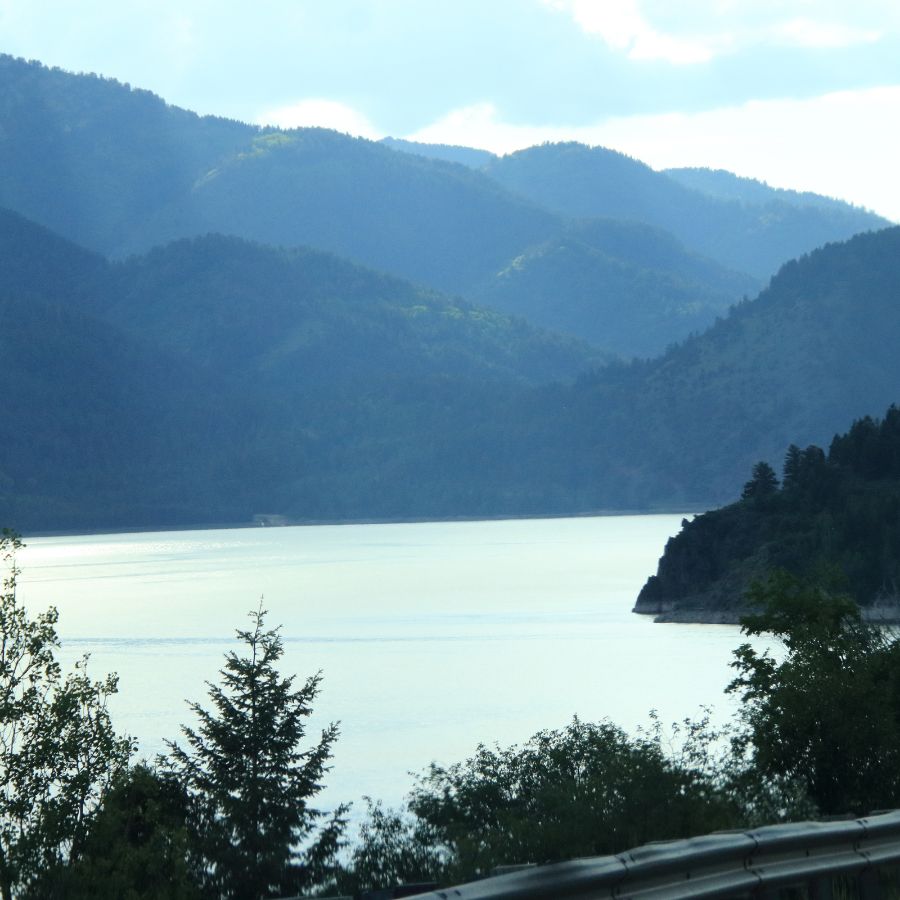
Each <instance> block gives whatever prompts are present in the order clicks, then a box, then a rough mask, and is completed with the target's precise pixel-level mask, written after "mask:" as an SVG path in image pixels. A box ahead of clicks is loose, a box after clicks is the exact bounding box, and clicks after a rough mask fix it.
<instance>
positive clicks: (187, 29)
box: [0, 0, 900, 221]
mask: <svg viewBox="0 0 900 900" xmlns="http://www.w3.org/2000/svg"><path fill="white" fill-rule="evenodd" d="M0 51H2V52H6V53H11V54H13V55H15V56H23V57H26V58H29V59H39V60H41V61H42V62H44V63H47V64H49V65H57V66H61V67H62V68H65V69H69V70H72V71H86V72H97V73H100V74H103V75H107V76H111V77H114V78H117V79H119V80H121V81H127V82H130V83H131V84H133V85H135V86H139V87H144V88H148V89H150V90H152V91H154V92H155V93H158V94H160V95H161V96H163V97H164V98H165V99H166V100H168V101H169V102H171V103H175V104H178V105H179V106H185V107H188V108H190V109H193V110H196V111H197V112H202V113H216V114H220V115H226V116H230V117H233V118H238V119H243V120H245V121H251V122H260V123H270V124H280V125H284V126H292V125H311V124H316V125H325V126H329V127H334V128H338V129H340V130H342V131H349V132H351V133H354V134H361V135H364V136H367V137H381V136H384V135H388V134H390V135H394V136H396V137H411V138H413V139H416V140H428V141H440V142H443V143H457V144H467V145H470V146H477V147H485V148H488V149H491V150H494V151H496V152H509V151H511V150H514V149H517V148H519V147H524V146H528V145H530V144H534V143H539V142H541V141H545V140H568V139H575V140H580V141H584V142H585V143H589V144H602V145H604V146H609V147H614V148H616V149H618V150H622V151H625V152H627V153H630V154H632V155H633V156H636V157H638V158H640V159H643V160H644V161H645V162H648V163H650V164H651V165H652V166H654V167H655V168H662V167H665V166H672V165H706V166H712V167H719V168H727V169H731V170H732V171H735V172H738V173H739V174H742V175H750V176H753V177H757V178H762V179H765V180H767V181H769V183H771V184H774V185H778V186H786V187H795V188H800V189H808V190H816V191H819V192H822V193H827V194H832V195H834V196H839V197H842V198H844V199H847V200H850V201H853V202H855V203H858V204H861V205H864V206H867V207H869V208H872V209H875V210H876V211H878V212H881V213H882V214H883V215H887V216H889V217H890V218H892V219H895V220H897V221H900V179H898V178H897V177H896V172H895V169H896V164H897V159H898V156H900V2H898V0H855V2H849V0H778V2H775V0H679V2H675V0H256V2H254V3H251V2H249V0H177V2H172V0H152V2H151V0H78V2H77V3H76V2H73V0H0ZM0 87H2V86H0Z"/></svg>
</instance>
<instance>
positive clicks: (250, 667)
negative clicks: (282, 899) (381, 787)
mask: <svg viewBox="0 0 900 900" xmlns="http://www.w3.org/2000/svg"><path fill="white" fill-rule="evenodd" d="M250 617H251V619H252V622H253V628H252V629H251V630H248V631H241V630H238V632H237V636H238V638H239V639H240V640H241V641H243V643H244V644H245V646H246V655H245V656H239V655H238V654H237V653H235V652H229V653H228V654H226V661H225V666H224V668H223V669H222V670H221V671H220V674H221V676H222V687H219V686H217V685H214V684H209V697H210V699H211V701H212V705H213V711H212V712H210V711H207V710H205V709H203V708H202V707H201V706H200V705H199V704H198V703H191V704H190V707H191V709H192V710H193V711H194V713H195V714H196V716H197V717H198V719H199V725H198V727H197V730H196V731H194V730H193V729H191V728H188V727H182V732H183V733H184V736H185V738H186V740H187V743H188V747H187V748H182V747H180V746H179V745H178V744H177V743H174V742H168V744H169V750H170V755H169V757H168V758H164V759H162V760H161V761H160V763H161V766H162V768H163V769H164V770H165V771H167V772H168V773H169V775H170V776H171V777H175V778H177V779H178V780H179V781H180V782H181V783H182V785H183V787H184V788H185V790H186V791H187V793H188V796H189V798H190V803H191V819H192V822H191V827H192V831H193V833H194V836H195V837H194V852H193V857H194V864H195V865H196V866H197V868H198V870H199V876H200V878H201V880H202V882H203V883H204V885H205V887H206V889H207V891H208V892H209V894H210V895H211V896H214V897H222V898H240V900H257V898H264V897H272V896H282V895H285V894H296V893H299V892H301V891H303V890H307V889H309V888H313V887H316V886H318V885H322V884H324V883H327V882H328V880H329V879H330V877H331V874H332V873H333V871H334V869H335V855H336V853H337V851H338V850H339V849H340V847H341V845H342V835H343V830H344V827H345V824H346V812H347V807H346V806H344V805H341V806H340V807H338V809H336V810H335V811H334V812H333V813H332V814H331V816H330V817H327V816H326V814H325V813H323V812H321V811H319V810H317V809H314V808H313V807H311V806H309V802H310V800H311V799H312V798H313V797H314V796H315V795H316V794H318V793H319V791H320V790H321V789H322V777H323V775H324V774H325V772H326V771H327V770H328V766H327V763H328V760H329V759H330V758H331V748H332V745H333V744H334V742H335V740H336V739H337V736H338V727H337V725H336V724H331V725H329V726H328V727H327V728H326V729H325V730H324V731H323V732H322V735H321V737H320V739H319V742H318V743H317V744H315V745H313V746H312V747H310V748H309V749H307V750H301V749H300V743H301V741H302V740H303V737H304V735H305V732H306V725H305V720H306V718H307V717H308V716H309V715H310V713H311V712H312V702H313V700H314V699H315V698H316V696H317V695H318V693H319V685H320V681H321V673H317V674H315V675H313V676H311V677H310V678H308V679H307V680H306V682H305V683H304V684H303V686H302V687H301V688H300V689H299V690H295V689H294V687H293V682H294V676H290V677H288V678H282V677H281V676H280V675H279V674H278V671H277V669H276V663H277V662H278V660H279V659H280V658H281V656H282V654H283V646H282V641H281V637H280V635H279V633H278V629H274V630H268V631H267V630H265V629H264V627H263V621H264V617H265V610H263V609H262V608H260V609H259V610H257V611H256V612H252V613H251V614H250Z"/></svg>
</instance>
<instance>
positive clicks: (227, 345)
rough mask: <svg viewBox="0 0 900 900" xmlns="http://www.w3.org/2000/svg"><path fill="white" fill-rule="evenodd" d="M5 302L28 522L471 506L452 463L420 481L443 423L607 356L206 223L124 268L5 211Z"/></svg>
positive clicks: (67, 524) (160, 520) (18, 484)
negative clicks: (461, 497)
mask: <svg viewBox="0 0 900 900" xmlns="http://www.w3.org/2000/svg"><path fill="white" fill-rule="evenodd" d="M0 308H2V311H3V313H4V321H5V322H6V325H5V327H4V330H3V335H2V337H0V344H2V346H0V376H2V378H3V381H4V400H3V403H2V415H0V419H2V423H3V425H2V434H0V440H2V445H3V448H4V452H3V456H2V463H0V515H2V517H3V518H4V519H5V520H6V521H15V522H16V524H17V526H18V527H20V528H23V529H35V528H39V529H44V530H48V529H49V530H53V529H62V528H102V527H120V526H158V525H183V524H200V523H205V522H210V523H212V522H235V521H238V522H239V521H248V520H249V518H250V517H251V516H252V515H253V514H254V513H255V512H261V511H282V510H283V511H288V512H290V513H291V514H294V515H297V516H302V517H306V518H312V517H322V518H375V517H388V516H393V515H411V514H415V510H416V509H417V507H418V508H421V509H427V510H429V511H430V512H432V513H433V514H436V515H449V514H454V513H455V512H456V511H457V510H458V509H459V508H460V507H459V505H458V500H457V497H456V496H454V494H453V492H452V491H451V490H448V487H447V485H448V484H452V483H454V482H455V481H456V480H458V479H459V478H460V474H459V471H458V468H456V467H454V465H455V461H451V464H450V465H449V466H447V465H446V463H445V464H444V466H443V468H444V469H445V471H444V472H443V473H438V472H436V473H435V474H436V475H438V476H439V477H438V479H437V480H440V479H441V477H443V478H444V479H445V482H446V483H443V484H441V486H440V487H439V488H434V489H433V488H432V486H431V485H430V484H429V483H428V478H427V477H423V478H422V479H418V480H417V479H410V478H409V477H408V476H409V475H410V474H411V472H412V471H413V468H414V466H415V465H419V460H423V461H424V463H423V464H424V465H425V466H426V469H427V467H428V466H429V465H435V464H436V463H435V459H434V458H433V457H432V456H431V441H432V433H434V432H441V431H443V432H445V433H447V434H451V435H456V432H457V429H459V430H460V433H469V432H470V431H471V430H472V429H471V423H472V422H473V421H475V420H481V418H482V417H483V416H489V415H492V414H493V413H494V411H495V410H496V409H497V408H498V407H500V406H501V405H502V403H503V401H504V400H505V398H507V397H508V396H518V395H519V394H520V393H522V392H524V391H526V389H527V386H528V385H534V384H540V383H544V382H546V381H548V380H553V379H556V378H570V377H571V376H572V375H574V373H575V372H576V371H577V370H578V369H579V368H580V367H581V366H584V365H587V364H589V362H590V361H591V360H593V359H596V356H595V354H594V353H593V351H591V350H590V348H588V347H587V346H585V345H582V344H579V343H577V342H576V341H574V340H572V339H568V338H559V337H556V336H554V335H551V334H546V333H543V332H539V331H537V330H536V329H534V328H532V327H530V326H528V325H526V324H525V323H524V322H522V321H520V320H512V319H509V318H507V317H505V316H502V315H500V314H498V313H489V312H485V311H483V310H479V309H477V308H474V307H471V306H469V305H468V304H465V303H463V302H462V301H459V300H452V299H449V298H447V297H444V296H442V295H439V294H436V293H434V292H431V291H428V290H425V289H421V288H417V287H413V286H412V285H409V284H407V283H405V282H402V281H399V280H397V279H394V278H390V277H388V276H384V275H380V274H378V273H373V272H371V271H368V270H365V269H363V268H361V267H359V266H356V265H354V264H352V263H348V262H346V261H343V260H339V259H337V258H335V257H332V256H330V255H328V254H322V253H319V252H315V251H310V250H293V251H287V250H275V249H272V248H268V247H261V246H258V245H254V244H249V243H247V242H245V241H241V240H239V239H236V238H224V237H220V236H207V237H205V238H197V239H193V240H184V241H180V242H177V243H175V244H173V245H171V246H168V247H164V248H159V249H157V250H155V251H153V252H152V253H150V254H149V255H147V256H146V257H135V258H133V259H130V260H128V261H125V262H121V263H108V262H106V261H105V260H103V259H102V258H101V257H98V256H96V255H94V254H92V253H89V252H87V251H83V250H81V249H80V248H78V247H76V246H75V245H73V244H71V243H69V242H68V241H66V240H64V239H62V238H59V237H58V236H56V235H53V234H52V233H50V232H49V231H47V230H46V229H44V228H42V227H40V226H37V225H34V224H33V223H30V222H28V221H27V220H24V219H22V218H21V217H20V216H18V215H16V214H12V213H4V212H0ZM460 422H465V423H468V425H467V426H466V427H460V425H459V423H460ZM454 439H455V438H454ZM460 493H465V491H462V490H461V491H460ZM490 499H491V498H490V497H488V498H487V500H486V501H485V502H486V503H487V504H488V506H489V504H490Z"/></svg>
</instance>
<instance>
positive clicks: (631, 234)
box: [0, 57, 900, 529]
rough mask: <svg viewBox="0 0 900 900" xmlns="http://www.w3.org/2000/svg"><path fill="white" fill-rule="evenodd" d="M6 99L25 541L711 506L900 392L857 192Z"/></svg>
mask: <svg viewBox="0 0 900 900" xmlns="http://www.w3.org/2000/svg"><path fill="white" fill-rule="evenodd" d="M0 81H2V83H3V85H4V90H3V91H2V92H0V164H2V166H3V170H4V178H3V179H2V180H0V204H2V205H3V206H5V207H6V209H5V210H2V211H0V306H2V308H3V310H4V313H5V317H6V321H7V323H8V325H7V327H6V329H5V330H4V333H3V335H2V337H0V349H2V358H0V368H2V370H3V376H4V378H5V383H6V386H7V390H6V391H5V400H4V415H3V425H2V432H3V434H2V438H3V446H4V453H3V456H2V458H0V512H2V515H3V517H4V519H5V521H8V522H9V523H10V524H14V525H16V526H18V527H21V528H29V529H35V528H40V529H60V528H66V529H70V528H75V529H77V528H101V527H113V526H115V527H124V526H127V525H145V526H149V525H154V526H158V525H166V524H198V523H213V522H225V521H246V520H248V519H249V518H250V517H251V516H252V515H253V514H254V513H258V512H262V511H266V512H279V513H284V514H286V515H288V516H290V517H292V518H297V519H307V520H309V519H367V518H411V517H435V516H439V517H444V516H464V515H509V514H550V513H574V512H587V511H592V510H597V509H611V508H618V509H622V508H641V509H648V508H658V507H662V506H669V507H671V506H685V507H686V506H690V507H696V506H698V505H701V504H706V503H711V502H716V501H721V499H723V498H726V497H727V496H729V495H730V494H731V493H732V492H733V491H734V489H735V485H736V484H738V483H739V482H740V480H741V479H742V478H743V477H744V476H745V474H746V469H747V466H748V465H749V464H750V463H749V462H748V460H749V461H750V462H752V461H753V460H756V459H759V458H777V457H778V456H779V455H780V454H782V453H783V450H784V446H785V445H786V441H788V440H797V439H798V437H799V438H800V439H801V440H810V441H822V440H824V439H825V437H827V436H828V433H829V431H833V429H835V428H837V427H839V425H840V424H841V423H842V422H845V421H847V420H849V419H852V418H853V417H854V416H858V415H862V414H865V413H867V412H871V413H875V412H877V411H878V410H879V409H883V408H884V406H885V405H887V404H888V403H890V402H892V400H893V399H895V398H894V396H893V391H894V386H895V385H896V383H897V374H898V373H897V371H896V369H897V363H896V362H895V361H894V360H893V358H892V355H891V353H890V350H889V348H890V346H891V342H890V340H889V339H888V338H889V336H890V335H892V334H893V335H896V334H897V328H898V324H900V323H898V322H897V321H896V315H895V309H894V307H895V306H896V304H895V303H894V298H896V295H897V279H898V265H897V262H896V260H897V259H898V258H900V254H898V250H900V247H898V241H900V238H898V229H886V230H882V231H878V232H875V233H872V234H864V235H861V236H859V237H856V238H853V239H852V240H849V241H846V242H844V243H833V244H831V245H829V246H826V247H824V248H823V249H818V250H815V249H814V248H815V247H816V246H818V244H821V243H823V242H824V241H832V242H834V241H844V240H845V239H846V238H847V237H849V236H850V235H851V234H853V233H854V232H855V231H866V230H869V229H874V228H879V227H881V226H883V225H885V224H886V223H885V222H884V220H880V219H878V217H876V216H873V215H872V214H870V213H866V212H865V211H863V210H859V209H856V208H853V207H850V206H848V205H846V204H841V203H840V202H838V201H832V200H828V199H827V198H815V197H812V198H811V197H809V196H807V195H799V194H798V195H794V194H790V193H789V192H781V193H778V192H774V191H772V189H770V188H767V187H766V186H764V185H759V184H758V183H753V184H745V183H744V180H741V179H736V178H734V176H728V175H727V174H723V173H708V172H707V173H704V172H700V173H697V172H688V173H683V172H673V173H658V172H653V170H651V169H649V168H648V167H646V166H644V165H643V164H641V163H639V162H638V161H636V160H630V159H628V158H627V157H623V156H621V155H620V154H615V153H613V152H612V151H605V150H602V149H601V148H587V147H581V146H579V145H568V144H567V145H547V146H544V147H538V148H532V149H531V150H528V151H521V152H520V153H518V154H511V155H510V156H508V157H494V156H493V155H489V154H480V153H477V152H470V153H465V152H462V151H465V150H467V149H468V148H428V147H427V146H422V145H409V144H404V142H396V141H395V142H385V143H380V144H379V143H374V142H370V141H365V140H361V139H353V138H348V137H346V136H344V135H339V134H336V133H334V132H328V131H324V130H321V129H298V130H294V131H287V132H285V131H278V130H275V129H260V128H256V127H253V126H249V125H244V124H242V123H238V122H231V121H227V120H222V119H214V118H209V117H201V116H197V115H195V114H193V113H190V112H187V111H184V110H180V109H177V108H175V107H171V106H168V105H167V104H166V103H165V102H164V101H162V100H160V99H159V98H157V97H155V96H153V95H152V94H149V93H148V92H145V91H140V90H136V89H132V88H131V87H130V86H128V85H122V84H119V83H117V82H114V81H111V80H108V79H102V78H98V77H96V76H87V75H72V74H70V73H66V72H62V71H60V70H52V69H47V68H45V67H42V66H40V65H39V64H37V63H26V62H24V61H22V60H15V59H13V58H11V57H0ZM441 154H442V155H443V158H433V157H435V156H440V155H441ZM691 179H693V180H694V182H695V183H694V184H693V185H691V184H689V182H690V180H691ZM579 184H580V190H579V188H578V185H579ZM782 193H783V194H785V196H781V194H782ZM773 195H774V196H773ZM776 208H777V210H779V212H778V214H777V215H776V214H775V212H773V210H775V209H776ZM713 235H714V236H715V240H713ZM780 244H781V245H782V246H783V252H784V254H785V255H784V256H781V257H779V258H778V259H776V258H775V256H776V248H777V247H778V246H779V245H780ZM794 248H797V249H794ZM807 251H813V252H810V253H809V254H808V255H807V256H804V257H802V258H801V259H800V260H799V261H796V262H786V259H787V254H788V253H789V252H790V253H794V252H795V253H797V254H802V253H805V252H807ZM785 262H786V264H785V265H783V267H782V268H781V269H780V271H778V273H777V275H775V277H774V278H772V280H771V283H770V284H769V285H768V287H766V288H765V289H764V290H763V291H762V293H760V294H759V296H758V297H756V299H747V298H748V297H751V296H754V295H756V294H757V292H758V290H759V287H760V286H761V285H762V284H763V283H764V281H765V279H767V278H768V277H769V276H771V275H772V274H773V272H774V270H775V269H776V268H777V264H780V263H785ZM742 298H743V299H742ZM735 302H737V305H736V306H734V305H733V304H734V303H735ZM666 348H668V349H666ZM663 351H665V352H663ZM660 354H661V355H660Z"/></svg>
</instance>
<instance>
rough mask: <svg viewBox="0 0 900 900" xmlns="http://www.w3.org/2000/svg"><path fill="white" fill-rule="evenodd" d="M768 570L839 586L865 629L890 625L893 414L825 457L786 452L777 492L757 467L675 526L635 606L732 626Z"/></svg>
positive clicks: (857, 428) (848, 436)
mask: <svg viewBox="0 0 900 900" xmlns="http://www.w3.org/2000/svg"><path fill="white" fill-rule="evenodd" d="M774 570H783V571H787V572H790V573H792V574H794V575H796V576H799V577H804V578H816V577H818V578H820V579H822V578H824V579H827V578H832V579H837V581H838V582H839V583H843V585H844V586H845V587H846V589H847V590H848V591H849V593H850V594H851V595H852V596H853V597H855V598H856V599H857V601H858V602H859V604H860V606H861V607H862V609H863V611H864V612H865V614H866V615H867V616H869V617H871V618H872V619H873V620H875V621H880V622H891V623H895V622H898V621H900V409H898V408H897V407H896V406H891V407H890V408H889V409H888V410H887V412H886V413H885V415H884V417H883V418H881V419H873V418H871V417H868V416H866V417H865V418H863V419H859V420H857V421H856V422H854V423H853V425H852V427H851V428H850V430H849V431H848V432H846V433H845V434H841V435H835V437H834V439H833V440H832V441H831V444H830V446H829V448H828V451H827V452H826V451H824V450H823V449H822V448H821V447H817V446H815V445H810V446H808V447H806V448H805V449H801V448H800V447H798V446H797V445H796V444H791V445H790V446H789V447H788V449H787V452H786V454H785V458H784V466H783V469H782V473H781V481H780V483H779V480H778V476H777V475H776V473H775V471H774V469H773V468H772V467H771V466H770V465H769V464H768V463H766V462H759V463H757V464H756V465H755V466H754V468H753V472H752V477H751V478H750V480H749V481H748V482H747V483H746V484H745V485H744V489H743V492H742V495H741V499H740V500H738V501H737V502H736V503H732V504H730V505H728V506H725V507H723V508H722V509H717V510H712V511H710V512H707V513H704V514H703V515H701V516H697V517H696V518H694V519H692V520H691V521H690V522H688V521H686V520H685V521H684V522H683V525H682V530H681V533H680V534H678V535H676V536H675V537H673V538H671V539H670V540H669V542H668V543H667V545H666V549H665V553H664V555H663V557H662V559H660V562H659V570H658V572H657V574H656V575H653V576H651V577H650V579H649V580H648V581H647V584H646V585H645V586H644V588H643V590H642V591H641V593H640V596H639V597H638V601H637V604H636V606H635V612H640V613H649V614H652V615H655V616H657V617H658V618H659V619H660V620H662V621H700V622H737V621H738V620H739V619H740V618H741V617H742V616H744V615H746V614H747V613H748V612H752V604H751V600H752V594H750V593H748V591H749V589H750V587H751V585H753V584H754V583H756V582H759V581H761V580H763V579H765V577H767V576H768V574H769V573H770V572H772V571H774Z"/></svg>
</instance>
